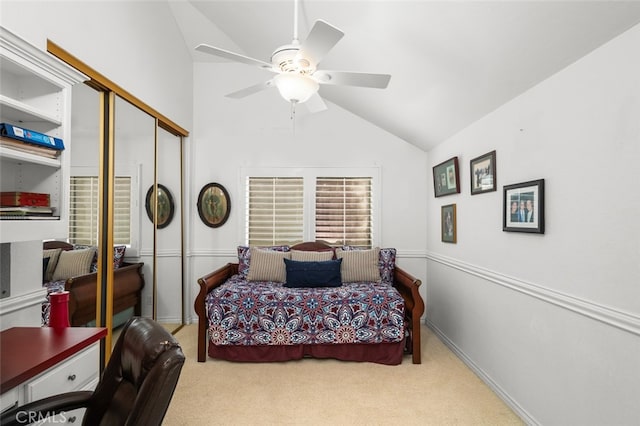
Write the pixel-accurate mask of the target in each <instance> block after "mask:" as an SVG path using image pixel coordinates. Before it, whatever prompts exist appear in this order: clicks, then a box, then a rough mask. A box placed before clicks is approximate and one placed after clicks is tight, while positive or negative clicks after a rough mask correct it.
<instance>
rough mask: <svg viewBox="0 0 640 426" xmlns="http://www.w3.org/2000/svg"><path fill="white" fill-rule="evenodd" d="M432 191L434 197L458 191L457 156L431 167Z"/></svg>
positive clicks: (458, 172)
mask: <svg viewBox="0 0 640 426" xmlns="http://www.w3.org/2000/svg"><path fill="white" fill-rule="evenodd" d="M433 192H434V194H435V196H436V197H442V196H443V195H450V194H458V193H460V171H459V170H458V157H453V158H450V159H448V160H447V161H445V162H443V163H440V164H438V165H437V166H435V167H434V168H433Z"/></svg>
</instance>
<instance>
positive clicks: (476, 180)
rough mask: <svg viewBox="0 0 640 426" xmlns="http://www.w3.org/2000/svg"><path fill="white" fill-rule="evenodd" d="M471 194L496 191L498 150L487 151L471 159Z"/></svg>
mask: <svg viewBox="0 0 640 426" xmlns="http://www.w3.org/2000/svg"><path fill="white" fill-rule="evenodd" d="M470 164H471V195H476V194H482V193H485V192H492V191H495V190H496V188H497V186H496V152H495V151H491V152H487V153H486V154H484V155H481V156H480V157H476V158H474V159H473V160H471V161H470Z"/></svg>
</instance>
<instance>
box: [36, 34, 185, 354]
mask: <svg viewBox="0 0 640 426" xmlns="http://www.w3.org/2000/svg"><path fill="white" fill-rule="evenodd" d="M47 50H48V51H49V52H50V53H52V54H54V55H55V56H57V57H58V58H60V59H62V60H63V61H65V62H67V63H68V64H70V65H71V66H73V67H75V68H76V69H78V70H79V71H81V72H83V73H84V74H86V75H87V76H89V77H90V80H89V81H88V82H87V84H86V85H85V84H80V85H76V86H75V87H74V89H73V96H74V98H73V104H72V106H73V113H72V121H73V125H72V127H73V128H74V133H73V138H74V144H73V149H72V164H71V175H72V177H73V176H82V175H86V176H93V177H95V176H98V179H97V180H106V181H107V182H108V184H101V185H100V187H101V188H102V191H104V193H102V192H100V194H101V197H103V198H102V199H99V200H98V204H99V205H101V206H105V205H107V204H109V205H110V207H109V208H107V209H103V208H99V209H97V210H98V213H97V215H96V217H94V218H91V220H92V221H94V222H92V223H94V225H95V229H99V230H101V231H100V232H99V234H100V235H102V234H107V237H106V238H105V236H104V235H102V236H101V238H98V243H97V245H98V250H99V251H100V250H106V251H105V252H111V251H113V245H117V244H126V245H127V251H126V254H125V257H126V261H128V262H144V267H143V273H144V281H145V286H144V288H143V290H142V309H141V314H142V315H143V316H147V317H151V318H154V319H156V320H157V321H158V322H161V323H162V324H164V325H165V327H167V328H168V329H169V330H170V331H172V332H175V331H177V330H178V329H179V328H180V327H181V326H182V324H183V306H184V300H183V293H184V272H183V265H184V242H183V241H184V219H183V208H184V195H183V177H182V176H183V138H184V137H186V136H187V135H188V132H187V131H186V130H184V129H183V128H181V127H180V126H178V125H176V124H175V123H173V122H171V121H170V120H168V119H167V118H166V117H165V116H163V115H162V114H160V113H159V112H157V111H155V110H154V109H153V108H151V107H149V106H148V105H146V104H145V103H144V102H142V101H140V100H139V99H137V98H136V97H135V96H133V95H131V94H130V93H129V92H127V91H126V90H124V89H122V88H121V87H120V86H118V85H117V84H115V83H113V82H111V81H110V80H108V79H107V78H106V77H104V76H103V75H101V74H100V73H98V72H97V71H95V70H93V69H92V68H90V67H89V66H87V65H86V64H84V63H83V62H81V61H79V60H78V59H77V58H75V57H73V56H72V55H70V54H69V53H68V52H66V51H65V50H63V49H62V48H61V47H59V46H57V45H55V44H54V43H52V42H51V41H48V42H47ZM123 186H124V187H127V188H128V191H129V192H128V194H127V191H124V192H123V191H122V188H123ZM163 188H167V189H166V193H165V192H163V191H162V189H163ZM123 194H124V195H123ZM167 196H170V197H171V198H170V202H169V203H167V202H166V201H167ZM169 210H170V211H171V218H170V220H168V217H167V216H166V215H167V214H168V212H169ZM127 234H128V235H127ZM126 239H128V241H129V242H128V243H127V242H126V241H125V240H126ZM103 246H104V247H103ZM103 263H105V264H107V263H106V261H105V262H103ZM108 265H109V266H110V263H109V264H108ZM108 269H110V271H102V270H99V271H98V276H99V277H101V279H99V283H98V287H100V286H102V287H104V288H106V289H107V290H106V291H99V292H98V293H99V294H101V295H104V296H105V297H106V298H108V296H109V295H112V294H113V287H114V286H115V285H117V282H114V280H113V273H112V270H111V268H110V267H109V268H108ZM109 305H110V306H111V307H112V306H113V301H112V300H111V302H110V303H107V302H106V299H105V300H104V301H103V302H101V306H102V307H101V308H100V309H99V310H100V311H102V312H110V313H112V310H111V308H110V307H109ZM111 322H112V321H109V320H106V323H105V320H104V319H102V318H97V324H98V325H101V326H105V325H107V324H108V323H111ZM114 325H115V326H117V322H116V323H115V324H114ZM112 332H113V330H110V331H109V335H108V338H107V343H110V342H111V341H112ZM107 359H108V356H107ZM105 362H106V361H105Z"/></svg>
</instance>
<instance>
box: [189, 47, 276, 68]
mask: <svg viewBox="0 0 640 426" xmlns="http://www.w3.org/2000/svg"><path fill="white" fill-rule="evenodd" d="M196 50H197V51H198V52H202V53H208V54H209V55H215V56H219V57H221V58H225V59H231V60H232V61H236V62H241V63H243V64H247V65H256V66H258V67H260V68H264V69H267V70H271V69H272V66H271V64H270V63H268V62H264V61H261V60H259V59H253V58H250V57H248V56H244V55H240V54H239V53H233V52H229V51H228V50H224V49H220V48H219V47H213V46H209V45H208V44H199V45H197V46H196Z"/></svg>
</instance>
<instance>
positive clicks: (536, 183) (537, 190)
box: [502, 179, 544, 234]
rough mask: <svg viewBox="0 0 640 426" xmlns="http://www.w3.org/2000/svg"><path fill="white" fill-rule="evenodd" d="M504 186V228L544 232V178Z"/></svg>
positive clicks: (514, 230) (504, 229)
mask: <svg viewBox="0 0 640 426" xmlns="http://www.w3.org/2000/svg"><path fill="white" fill-rule="evenodd" d="M503 188H504V195H503V207H502V214H503V216H502V230H503V231H509V232H529V233H535V234H544V179H538V180H532V181H529V182H523V183H517V184H514V185H505V186H504V187H503Z"/></svg>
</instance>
